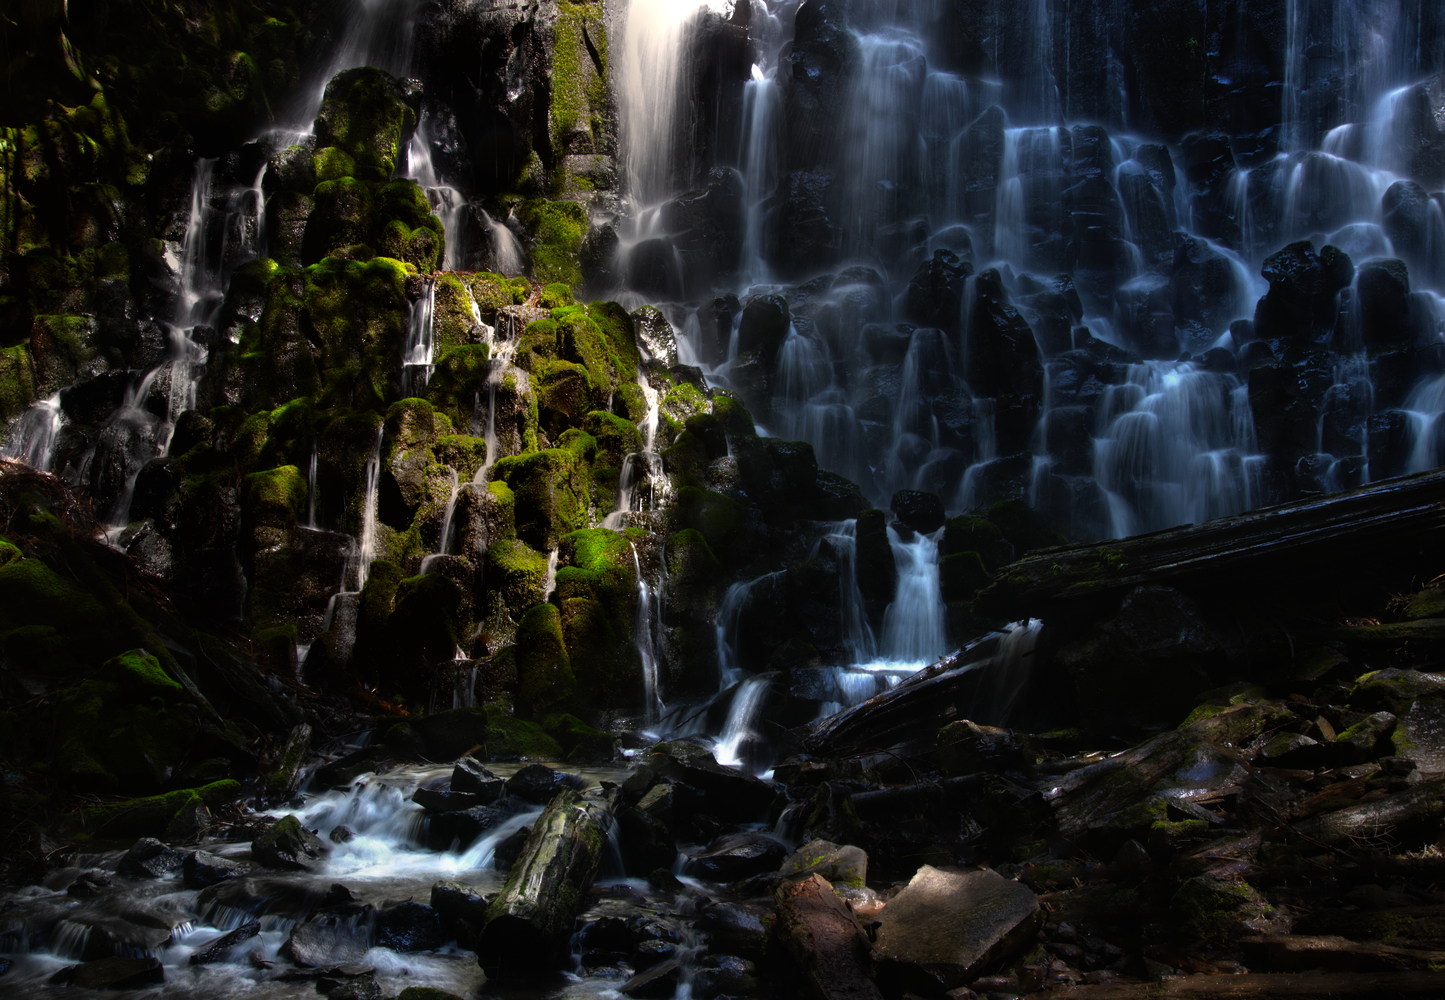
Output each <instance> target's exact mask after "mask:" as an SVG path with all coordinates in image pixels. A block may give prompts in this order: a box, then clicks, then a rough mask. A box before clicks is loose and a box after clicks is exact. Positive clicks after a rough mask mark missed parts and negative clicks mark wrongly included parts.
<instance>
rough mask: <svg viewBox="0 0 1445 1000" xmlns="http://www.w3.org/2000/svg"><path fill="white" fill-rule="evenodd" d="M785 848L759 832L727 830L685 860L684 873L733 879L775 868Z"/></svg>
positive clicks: (697, 876)
mask: <svg viewBox="0 0 1445 1000" xmlns="http://www.w3.org/2000/svg"><path fill="white" fill-rule="evenodd" d="M787 853H788V849H787V848H786V847H784V846H783V845H782V844H780V843H778V841H776V840H774V839H773V838H772V837H768V836H765V835H764V834H761V833H730V834H727V835H726V836H723V837H719V838H718V839H717V840H714V841H713V842H712V843H711V844H709V845H708V847H707V850H705V851H702V852H700V853H698V854H694V855H693V856H692V857H691V858H689V859H688V862H687V865H686V873H687V874H688V875H692V876H694V877H695V878H705V879H710V880H711V881H714V882H734V881H736V880H738V879H744V878H748V877H749V876H751V875H761V874H763V873H764V872H769V871H776V870H777V866H778V865H779V864H780V863H781V862H782V861H783V859H784V858H786V857H787Z"/></svg>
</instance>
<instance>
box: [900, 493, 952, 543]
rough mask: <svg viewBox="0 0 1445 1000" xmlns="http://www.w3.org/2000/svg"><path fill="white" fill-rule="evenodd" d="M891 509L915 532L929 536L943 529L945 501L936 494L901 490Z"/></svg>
mask: <svg viewBox="0 0 1445 1000" xmlns="http://www.w3.org/2000/svg"><path fill="white" fill-rule="evenodd" d="M889 508H890V509H891V510H892V511H893V513H894V514H897V515H898V520H899V521H901V522H902V523H904V524H906V525H907V526H908V527H910V528H912V529H913V530H914V531H917V532H921V533H922V534H925V535H929V534H932V533H933V532H935V531H937V530H938V529H939V528H941V527H943V521H944V514H943V501H942V500H941V499H940V498H939V497H938V495H937V494H935V493H923V492H920V491H919V490H899V491H898V492H897V493H895V494H893V502H892V503H891V504H889Z"/></svg>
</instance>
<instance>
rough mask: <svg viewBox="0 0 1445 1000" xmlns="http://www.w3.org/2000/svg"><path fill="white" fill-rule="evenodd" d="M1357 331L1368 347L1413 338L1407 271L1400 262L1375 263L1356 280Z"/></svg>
mask: <svg viewBox="0 0 1445 1000" xmlns="http://www.w3.org/2000/svg"><path fill="white" fill-rule="evenodd" d="M1355 289H1356V308H1357V309H1358V310H1359V313H1360V331H1361V333H1362V334H1363V335H1364V338H1365V344H1366V345H1367V346H1369V347H1387V346H1391V345H1396V344H1400V343H1402V342H1403V343H1409V342H1410V341H1413V340H1414V339H1415V330H1414V325H1413V324H1412V323H1411V322H1410V270H1409V268H1408V267H1407V266H1406V265H1405V262H1404V261H1402V260H1375V261H1370V262H1369V263H1368V264H1365V265H1363V266H1362V267H1361V268H1360V270H1359V274H1358V276H1357V277H1356V278H1355Z"/></svg>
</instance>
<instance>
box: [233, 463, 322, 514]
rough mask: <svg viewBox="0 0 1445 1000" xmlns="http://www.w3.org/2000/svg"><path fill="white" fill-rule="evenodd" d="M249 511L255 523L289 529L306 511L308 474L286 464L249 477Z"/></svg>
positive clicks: (247, 494)
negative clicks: (305, 474) (306, 475)
mask: <svg viewBox="0 0 1445 1000" xmlns="http://www.w3.org/2000/svg"><path fill="white" fill-rule="evenodd" d="M245 491H246V492H245V497H246V515H247V517H248V518H249V519H250V522H251V524H252V525H253V526H255V527H263V528H280V529H283V530H289V529H291V528H294V527H295V526H296V522H297V520H298V519H299V518H300V517H301V516H302V514H304V513H305V511H306V504H307V497H308V496H309V489H308V487H307V485H306V477H305V476H304V475H302V474H301V470H300V469H298V468H297V467H296V466H294V465H283V466H280V467H278V468H275V469H268V470H266V471H265V472H253V473H251V474H250V475H249V476H247V477H246V485H245Z"/></svg>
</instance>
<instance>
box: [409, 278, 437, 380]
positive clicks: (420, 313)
mask: <svg viewBox="0 0 1445 1000" xmlns="http://www.w3.org/2000/svg"><path fill="white" fill-rule="evenodd" d="M436 288H437V286H436V279H434V278H428V279H426V287H425V290H424V291H423V292H422V294H421V295H420V296H418V297H417V300H416V301H415V302H414V303H412V307H411V318H410V321H409V322H408V323H407V328H406V346H405V348H404V349H403V352H402V358H401V384H402V392H403V394H404V395H406V396H416V395H417V394H419V393H420V392H422V391H423V390H424V389H426V384H427V382H428V380H430V378H431V373H432V339H433V335H434V333H435V322H434V319H433V313H434V311H435V306H436Z"/></svg>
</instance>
